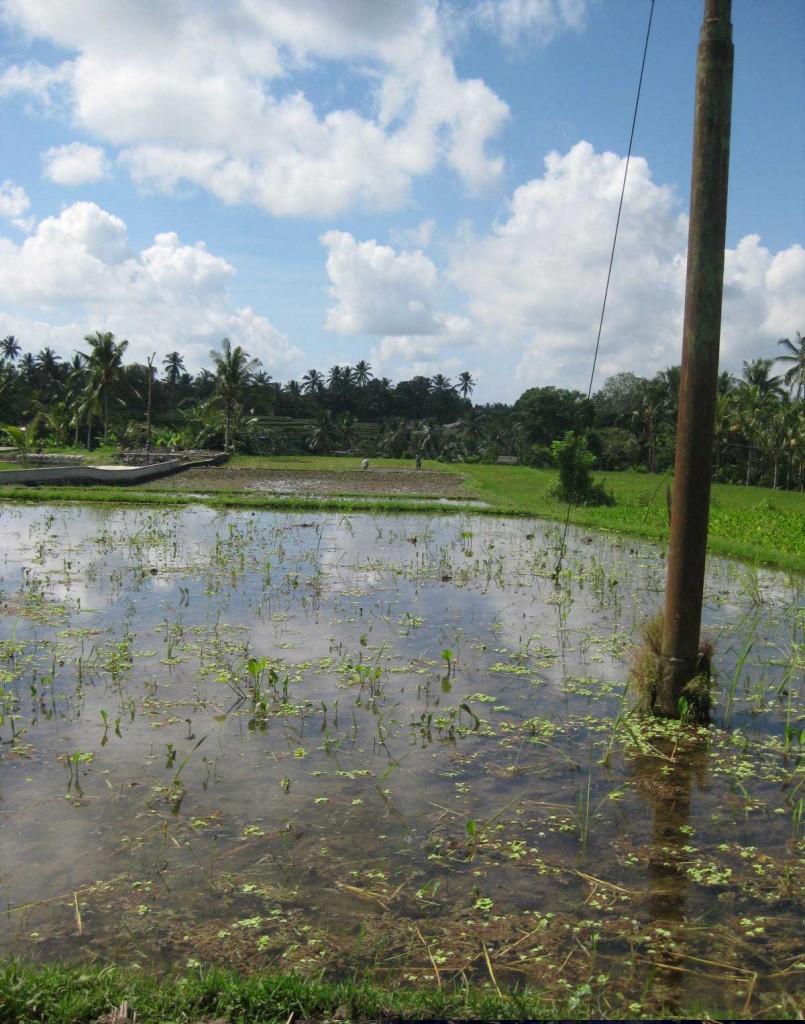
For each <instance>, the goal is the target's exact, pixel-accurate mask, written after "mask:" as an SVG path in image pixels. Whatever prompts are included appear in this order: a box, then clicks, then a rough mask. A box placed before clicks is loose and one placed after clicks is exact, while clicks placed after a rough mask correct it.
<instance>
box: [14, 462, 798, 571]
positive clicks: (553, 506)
mask: <svg viewBox="0 0 805 1024" xmlns="http://www.w3.org/2000/svg"><path fill="white" fill-rule="evenodd" d="M112 454H113V452H112V451H111V450H110V451H108V452H106V451H103V450H99V451H96V452H94V453H93V456H92V460H91V461H92V462H93V463H96V464H103V463H105V462H109V461H111V457H112ZM228 465H229V466H231V467H232V468H233V469H240V470H243V469H250V470H253V471H254V472H259V471H261V470H269V469H273V470H277V469H279V470H283V471H284V472H288V473H295V472H298V473H306V472H322V471H325V472H330V473H332V472H344V473H351V472H354V471H355V470H356V468H358V466H359V462H358V460H356V459H351V458H332V457H324V456H284V457H283V456H277V457H259V456H254V457H252V456H243V455H238V456H235V457H234V458H233V459H232V460H231V462H230V463H229V464H228ZM9 468H11V467H9ZM423 468H424V469H426V470H429V471H436V472H440V473H448V474H457V475H458V476H460V477H461V478H462V479H463V487H462V488H461V492H460V493H461V497H463V498H465V499H466V500H467V501H468V502H474V501H481V502H484V503H486V506H487V507H486V508H485V509H483V511H487V512H492V513H494V514H503V515H518V516H522V515H525V516H537V517H540V518H546V519H556V520H561V521H564V519H565V518H566V517H567V515H568V508H567V506H566V505H564V504H562V503H561V502H559V501H557V500H556V499H555V498H553V497H552V496H551V495H550V493H549V492H550V489H551V487H552V485H553V484H554V483H555V482H556V479H557V474H556V472H555V471H554V470H548V469H530V468H527V467H524V466H489V465H470V464H455V463H454V464H445V463H440V462H432V461H427V460H426V461H425V462H424V463H423ZM399 469H406V470H410V469H411V462H410V460H405V459H373V460H372V470H373V472H374V471H376V472H378V473H382V471H383V470H399ZM426 475H427V474H426ZM596 479H600V480H602V481H603V482H604V485H605V486H606V488H607V490H609V491H611V492H612V493H613V494H614V496H615V499H616V505H615V506H613V507H610V508H579V507H574V508H571V509H570V510H569V512H570V522H571V523H576V524H579V525H581V526H586V527H589V528H590V529H595V530H610V531H613V532H616V533H626V534H631V535H633V536H637V537H643V538H646V539H650V540H655V541H657V542H658V543H660V544H663V543H667V539H668V501H667V491H668V487H669V486H670V485H671V483H672V480H671V477H670V476H652V475H649V474H645V473H607V474H603V475H597V476H596ZM419 480H420V478H416V482H417V483H419ZM423 482H424V480H423ZM378 488H379V493H380V494H382V493H383V492H382V483H381V479H378ZM349 495H350V489H349V483H348V476H345V485H344V488H343V489H339V492H338V496H337V497H336V496H335V495H332V496H330V498H309V497H308V498H305V497H303V496H300V497H299V498H296V499H293V498H291V499H289V498H288V497H285V498H280V499H278V498H277V497H276V496H274V495H272V494H271V493H270V492H267V491H261V492H255V491H238V490H235V489H233V490H231V491H226V490H224V491H219V492H217V493H215V494H214V495H212V494H211V495H210V496H209V499H207V500H209V501H210V502H211V503H215V504H220V505H227V506H230V507H231V506H253V507H260V508H266V507H272V506H275V505H280V506H282V507H295V508H306V509H311V510H316V509H325V508H328V507H330V508H332V507H338V508H342V509H343V508H344V507H345V505H346V507H349V508H352V509H356V510H357V509H367V508H371V509H373V510H375V511H395V510H402V509H405V510H408V509H410V508H411V507H412V505H411V503H410V501H407V500H406V499H405V497H403V496H399V495H395V496H385V497H384V498H383V500H381V501H378V499H377V498H374V499H372V500H368V499H367V498H366V497H365V496H362V495H354V496H353V497H349ZM0 497H2V498H4V499H6V500H26V501H31V500H42V501H100V502H110V501H111V502H124V503H153V504H167V503H174V502H175V503H184V502H187V501H189V500H193V501H198V500H199V498H198V495H197V494H196V495H195V496H193V497H192V499H191V498H190V497H189V496H187V495H184V494H182V493H181V491H177V492H176V493H175V494H171V493H166V492H159V493H157V492H151V491H149V490H147V489H145V488H130V487H128V488H127V487H99V486H95V487H50V486H48V487H37V488H36V489H32V488H30V487H13V486H7V487H4V488H2V489H0ZM416 507H418V508H419V509H421V510H422V511H423V512H434V511H437V510H438V511H442V512H443V511H444V505H443V504H439V503H438V501H436V500H435V501H434V502H433V504H432V505H429V504H427V503H422V502H421V501H420V502H419V503H418V505H417V506H416ZM708 549H709V550H710V551H711V552H712V553H714V554H719V555H727V556H730V557H733V558H739V559H742V560H744V561H748V562H757V563H759V564H764V565H773V566H777V567H779V568H782V569H789V570H793V571H795V572H805V494H800V493H797V492H794V491H771V490H769V489H768V488H760V487H740V486H735V485H727V484H715V485H714V487H713V491H712V498H711V511H710V534H709V540H708Z"/></svg>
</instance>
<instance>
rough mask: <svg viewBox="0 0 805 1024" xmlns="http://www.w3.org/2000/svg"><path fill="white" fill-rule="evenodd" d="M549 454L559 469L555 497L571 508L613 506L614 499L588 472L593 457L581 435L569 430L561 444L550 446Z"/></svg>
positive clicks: (559, 442) (589, 471) (556, 442)
mask: <svg viewBox="0 0 805 1024" xmlns="http://www.w3.org/2000/svg"><path fill="white" fill-rule="evenodd" d="M551 455H552V456H553V459H554V461H555V462H556V465H557V466H558V467H559V482H558V484H557V485H556V487H555V488H554V491H553V493H554V495H555V497H557V498H559V500H560V501H566V502H568V503H569V504H571V505H614V504H615V498H614V497H613V496H612V495H611V494H609V493H608V492H607V491H605V490H604V486H603V484H594V483H593V481H592V476H591V470H592V467H593V463H594V462H595V456H594V455H593V454H592V452H591V451H590V449H589V448H588V446H587V440H586V438H585V437H583V436H579V437H576V435H575V433H574V432H573V431H572V430H569V431H568V432H567V433H566V434H565V436H564V438H563V439H562V440H561V441H554V442H553V444H552V445H551Z"/></svg>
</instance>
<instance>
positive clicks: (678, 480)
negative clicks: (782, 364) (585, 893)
mask: <svg viewBox="0 0 805 1024" xmlns="http://www.w3.org/2000/svg"><path fill="white" fill-rule="evenodd" d="M731 5H732V0H705V10H704V22H703V24H702V32H701V38H700V42H699V55H698V65H697V70H696V113H695V122H694V131H693V169H692V173H691V187H690V229H689V235H688V270H687V281H686V287H685V319H684V326H683V334H682V379H681V384H680V395H679V420H678V426H677V439H676V464H675V468H674V496H673V504H672V506H671V541H670V547H669V550H668V578H667V583H666V588H665V613H664V618H663V638H662V653H661V655H660V658H659V665H658V686H657V699H656V705H655V709H654V710H655V711H656V713H658V714H660V715H662V716H665V717H668V718H678V717H679V714H680V711H679V698H680V697H681V695H682V690H683V688H684V687H685V685H686V684H687V683H688V682H690V680H691V679H692V678H693V677H694V676H695V675H696V674H697V670H698V652H699V637H700V633H701V622H702V601H703V595H704V567H705V558H706V552H707V520H708V515H709V511H710V478H711V474H712V464H713V437H714V422H715V403H716V394H717V385H718V348H719V339H720V334H721V298H722V291H723V286H724V245H725V241H726V227H727V181H728V173H729V154H730V118H731V113H732V66H733V46H732V24H731V21H730V15H731Z"/></svg>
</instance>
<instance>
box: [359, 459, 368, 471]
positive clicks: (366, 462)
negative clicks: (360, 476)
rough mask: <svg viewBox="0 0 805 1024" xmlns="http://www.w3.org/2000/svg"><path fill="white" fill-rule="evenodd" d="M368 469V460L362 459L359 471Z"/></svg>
mask: <svg viewBox="0 0 805 1024" xmlns="http://www.w3.org/2000/svg"><path fill="white" fill-rule="evenodd" d="M368 468H369V460H368V459H364V460H363V462H362V463H361V469H368Z"/></svg>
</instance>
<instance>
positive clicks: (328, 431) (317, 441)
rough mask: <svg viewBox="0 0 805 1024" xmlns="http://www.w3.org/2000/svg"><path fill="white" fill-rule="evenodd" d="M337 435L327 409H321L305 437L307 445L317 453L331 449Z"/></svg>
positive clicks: (331, 415) (330, 414) (327, 451)
mask: <svg viewBox="0 0 805 1024" xmlns="http://www.w3.org/2000/svg"><path fill="white" fill-rule="evenodd" d="M337 437H338V428H337V426H336V423H335V420H334V419H333V414H332V413H331V412H330V410H329V409H322V410H321V411H320V412H319V414H318V416H317V417H316V422H315V423H314V425H313V430H312V431H311V432H310V434H309V436H308V438H307V446H308V448H309V449H310V450H311V451H312V452H316V453H317V454H318V455H326V454H328V453H329V452H330V451H332V449H333V447H334V446H335V443H336V440H337Z"/></svg>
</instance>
